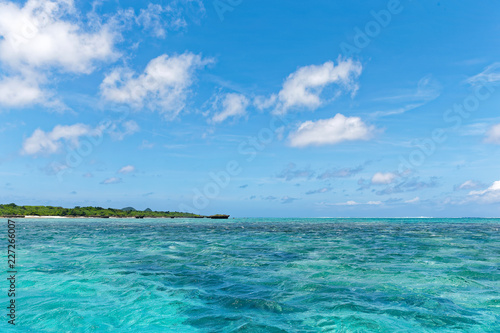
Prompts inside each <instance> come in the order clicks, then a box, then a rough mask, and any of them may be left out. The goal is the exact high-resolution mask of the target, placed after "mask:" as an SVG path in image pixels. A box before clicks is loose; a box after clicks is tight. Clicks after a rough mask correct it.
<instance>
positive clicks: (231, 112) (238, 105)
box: [211, 93, 249, 123]
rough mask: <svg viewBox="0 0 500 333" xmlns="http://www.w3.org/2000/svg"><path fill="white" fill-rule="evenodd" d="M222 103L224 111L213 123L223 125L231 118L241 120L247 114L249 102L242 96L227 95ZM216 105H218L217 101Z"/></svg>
mask: <svg viewBox="0 0 500 333" xmlns="http://www.w3.org/2000/svg"><path fill="white" fill-rule="evenodd" d="M221 103H222V110H221V111H220V112H217V113H216V114H215V115H214V116H213V117H212V119H211V121H212V122H213V123H221V122H223V121H224V120H226V119H227V118H229V117H233V118H239V117H243V116H245V115H246V114H247V107H248V104H249V101H248V98H246V97H245V96H243V95H241V94H234V93H230V94H226V95H225V96H224V97H223V100H222V102H221ZM215 104H217V100H216V103H215Z"/></svg>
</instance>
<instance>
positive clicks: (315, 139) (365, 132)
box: [289, 113, 375, 147]
mask: <svg viewBox="0 0 500 333" xmlns="http://www.w3.org/2000/svg"><path fill="white" fill-rule="evenodd" d="M374 131H375V127H374V126H369V125H366V124H365V123H364V122H363V121H362V120H361V118H359V117H346V116H344V115H342V114H340V113H337V114H336V115H335V117H333V118H330V119H323V120H318V121H316V122H313V121H306V122H304V123H302V124H301V125H300V126H299V128H298V129H297V131H295V132H294V133H292V134H291V135H290V137H289V139H290V144H291V146H292V147H305V146H310V145H315V146H319V145H327V144H337V143H340V142H343V141H354V140H369V139H370V138H371V137H372V136H373V134H374Z"/></svg>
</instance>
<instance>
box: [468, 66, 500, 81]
mask: <svg viewBox="0 0 500 333" xmlns="http://www.w3.org/2000/svg"><path fill="white" fill-rule="evenodd" d="M499 81H500V62H495V63H493V64H491V65H489V66H488V67H486V68H485V69H484V70H483V71H482V72H481V73H479V74H476V75H474V76H472V77H470V78H468V79H467V80H466V82H467V83H469V84H472V85H476V84H484V83H495V82H499Z"/></svg>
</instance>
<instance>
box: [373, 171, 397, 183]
mask: <svg viewBox="0 0 500 333" xmlns="http://www.w3.org/2000/svg"><path fill="white" fill-rule="evenodd" d="M396 177H397V176H396V175H395V174H394V173H392V172H386V173H382V172H377V173H376V174H374V175H373V177H372V184H376V185H387V184H391V183H392V182H394V180H395V179H396Z"/></svg>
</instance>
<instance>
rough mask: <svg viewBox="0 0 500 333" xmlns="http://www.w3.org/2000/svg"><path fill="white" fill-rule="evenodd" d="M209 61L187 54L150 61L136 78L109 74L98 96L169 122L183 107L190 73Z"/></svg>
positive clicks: (121, 70) (129, 74) (122, 72)
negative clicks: (146, 110) (155, 115)
mask: <svg viewBox="0 0 500 333" xmlns="http://www.w3.org/2000/svg"><path fill="white" fill-rule="evenodd" d="M211 61H212V60H207V59H202V58H201V56H199V55H195V54H193V53H189V52H186V53H184V54H181V55H174V56H168V55H166V54H163V55H161V56H159V57H157V58H155V59H153V60H151V61H150V62H149V63H148V65H147V66H146V69H145V70H144V72H143V73H142V74H140V75H137V74H136V73H134V72H133V71H131V70H129V69H125V68H118V69H115V70H113V71H112V72H111V73H109V74H108V75H106V77H105V78H104V81H103V82H102V84H101V93H102V95H103V96H104V98H105V99H107V100H108V101H112V102H117V103H124V104H129V105H131V106H132V107H135V108H144V107H146V108H148V109H150V110H153V111H154V110H158V111H159V112H160V113H162V114H164V116H165V117H166V118H168V119H173V118H175V117H176V116H177V115H178V114H179V112H180V111H181V110H182V109H183V108H184V106H185V103H186V99H187V96H188V94H189V87H190V86H191V84H192V83H193V80H194V71H195V70H196V69H199V68H202V67H204V66H205V65H207V64H208V63H210V62H211Z"/></svg>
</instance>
